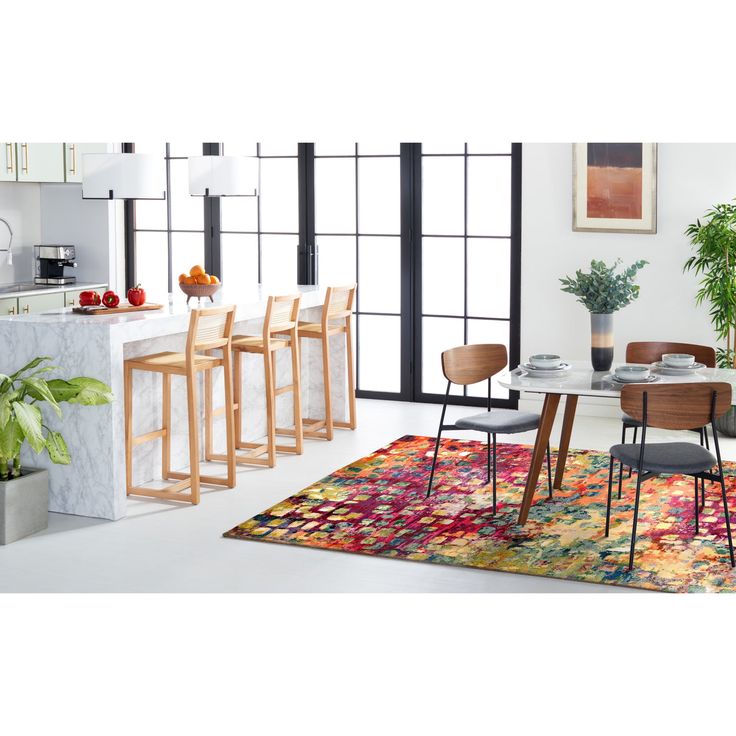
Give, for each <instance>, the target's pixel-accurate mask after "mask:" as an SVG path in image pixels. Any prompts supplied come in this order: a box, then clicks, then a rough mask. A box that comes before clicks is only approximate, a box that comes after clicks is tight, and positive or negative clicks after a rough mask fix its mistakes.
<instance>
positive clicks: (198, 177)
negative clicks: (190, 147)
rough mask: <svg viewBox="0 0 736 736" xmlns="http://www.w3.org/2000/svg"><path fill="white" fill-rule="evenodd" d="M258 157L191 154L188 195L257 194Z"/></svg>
mask: <svg viewBox="0 0 736 736" xmlns="http://www.w3.org/2000/svg"><path fill="white" fill-rule="evenodd" d="M257 192H258V159H257V158H255V157H254V156H190V157H189V194H191V195H192V196H193V197H254V196H255V195H256V194H257Z"/></svg>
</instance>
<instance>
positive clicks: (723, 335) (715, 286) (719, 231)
mask: <svg viewBox="0 0 736 736" xmlns="http://www.w3.org/2000/svg"><path fill="white" fill-rule="evenodd" d="M735 230H736V205H733V204H717V205H715V207H713V208H712V209H711V210H709V211H708V212H706V213H705V218H704V221H703V222H701V221H700V220H696V221H695V222H694V223H693V224H691V225H688V227H687V229H686V230H685V234H686V235H687V236H688V237H689V238H690V244H691V245H692V246H693V247H694V248H695V249H696V252H695V255H692V256H690V258H688V259H687V261H686V262H685V266H684V269H683V270H685V271H693V272H694V273H695V275H696V276H702V279H701V281H700V289H698V292H697V294H696V296H695V303H696V304H702V303H703V302H704V301H707V302H708V303H709V304H710V311H709V315H710V320H711V323H712V324H713V329H714V330H715V333H716V337H717V339H719V340H725V342H726V345H725V347H724V346H721V347H719V348H717V349H716V364H717V365H718V367H719V368H736V232H735ZM716 426H717V427H718V429H719V430H720V431H722V432H723V433H724V434H727V435H729V436H730V437H736V411H735V410H734V408H733V407H732V408H731V409H730V411H728V412H727V413H726V414H724V415H723V416H722V417H721V418H720V419H719V420H717V422H716Z"/></svg>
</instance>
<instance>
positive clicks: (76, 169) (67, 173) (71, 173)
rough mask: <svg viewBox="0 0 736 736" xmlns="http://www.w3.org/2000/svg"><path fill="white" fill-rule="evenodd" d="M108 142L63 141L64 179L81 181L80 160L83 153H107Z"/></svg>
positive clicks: (81, 160)
mask: <svg viewBox="0 0 736 736" xmlns="http://www.w3.org/2000/svg"><path fill="white" fill-rule="evenodd" d="M109 148H110V144H109V143H65V144H64V181H66V182H80V183H81V181H82V162H83V160H84V159H83V157H84V154H85V153H108V150H109Z"/></svg>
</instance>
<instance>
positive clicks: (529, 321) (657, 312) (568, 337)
mask: <svg viewBox="0 0 736 736" xmlns="http://www.w3.org/2000/svg"><path fill="white" fill-rule="evenodd" d="M522 187H523V189H522V269H521V279H522V283H521V356H522V359H526V358H527V357H528V356H529V355H530V354H531V353H536V352H547V351H549V352H557V353H559V354H561V355H562V356H563V357H564V358H565V359H567V360H572V361H580V362H584V363H588V364H589V362H590V318H589V316H588V312H587V311H586V309H585V307H583V305H582V304H579V303H578V302H577V301H576V299H575V297H574V296H573V295H572V294H565V293H563V292H561V291H560V283H559V281H558V279H559V278H561V277H562V276H565V275H567V274H573V273H574V271H575V270H576V269H577V268H586V267H589V265H590V261H591V259H592V258H596V259H600V260H604V261H606V262H607V263H611V262H613V261H614V260H615V259H616V258H618V257H620V258H622V259H623V262H624V264H630V263H631V262H633V261H635V260H638V259H640V258H643V259H646V260H647V261H649V265H648V266H645V268H644V269H643V270H642V271H640V272H639V277H638V283H639V284H641V293H640V296H639V299H638V300H637V301H635V302H634V303H633V304H631V305H629V306H628V307H625V308H624V309H622V310H621V311H619V312H617V313H616V315H615V317H614V330H615V355H614V360H615V361H621V362H623V360H624V357H625V350H626V343H627V342H629V341H633V340H678V341H682V342H696V343H703V344H711V345H715V336H714V334H713V330H712V328H711V327H710V322H709V319H708V313H707V308H706V307H705V306H703V307H696V306H695V302H694V297H695V292H696V291H697V288H698V287H697V280H696V278H695V277H694V276H693V275H692V274H689V273H688V274H685V273H683V271H682V267H683V264H684V263H685V261H686V260H687V258H688V256H689V255H690V254H691V252H692V251H691V248H690V245H689V243H688V240H687V238H686V236H685V235H684V234H683V233H684V230H685V228H686V227H687V225H688V224H689V223H691V222H694V221H695V219H697V218H698V217H700V216H702V215H703V213H704V212H705V211H706V210H707V209H709V208H710V206H711V205H714V204H716V203H719V202H726V201H729V200H731V199H733V198H734V197H736V144H709V143H708V144H706V143H661V144H659V146H658V192H657V208H658V216H657V233H656V234H654V235H634V234H617V233H579V232H573V231H572V145H571V144H569V143H552V144H549V143H532V144H526V143H525V144H524V145H523V175H522ZM588 403H589V404H590V406H589V412H590V413H599V412H598V409H599V408H601V406H602V404H603V402H595V401H593V402H592V403H591V402H588ZM581 410H582V407H581ZM602 413H610V407H609V409H608V410H604V411H603V412H602Z"/></svg>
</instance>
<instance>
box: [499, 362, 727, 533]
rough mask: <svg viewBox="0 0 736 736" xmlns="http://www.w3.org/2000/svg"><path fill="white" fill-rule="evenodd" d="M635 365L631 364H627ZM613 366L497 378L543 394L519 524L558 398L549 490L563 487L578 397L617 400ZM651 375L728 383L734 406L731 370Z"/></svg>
mask: <svg viewBox="0 0 736 736" xmlns="http://www.w3.org/2000/svg"><path fill="white" fill-rule="evenodd" d="M627 365H634V364H631V363H629V364H627ZM615 368H616V364H614V365H613V366H612V367H611V369H610V370H609V371H594V370H593V368H592V367H590V365H589V364H586V363H585V362H583V361H580V362H571V363H570V368H569V370H567V371H565V372H564V373H561V374H559V375H554V376H552V375H550V376H549V377H548V376H541V377H536V376H535V377H531V376H530V375H529V374H528V373H527V372H526V371H524V370H523V369H522V368H516V369H514V370H511V371H504V372H503V373H501V374H499V376H498V383H499V384H500V385H501V386H503V387H504V388H507V389H509V391H518V392H520V393H530V394H542V395H543V396H544V400H543V403H542V413H541V416H540V420H539V428H538V429H537V437H536V440H535V442H534V449H533V450H532V458H531V463H530V465H529V473H528V475H527V479H526V485H525V487H524V496H523V498H522V501H521V508H520V510H519V519H518V523H519V524H521V525H524V524H526V521H527V518H528V516H529V509H530V508H531V506H532V503H533V501H534V493H535V491H536V489H537V483H538V481H539V473H540V471H541V469H542V463H543V462H544V456H545V453H546V449H547V443H548V442H549V439H550V434H551V433H552V425H553V424H554V421H555V417H556V415H557V409H558V407H559V404H560V399H561V398H562V397H563V396H564V397H565V413H564V415H563V419H562V431H561V433H560V442H559V445H558V450H557V461H556V465H555V476H554V481H553V483H552V487H553V488H556V489H559V488H562V481H563V478H564V475H565V463H566V462H567V452H568V449H569V447H570V436H571V434H572V427H573V423H574V421H575V412H576V410H577V405H578V398H579V397H580V396H592V397H595V398H600V399H604V400H609V401H610V400H614V401H620V399H621V387H622V385H623V384H621V383H619V382H617V381H615V380H614V378H613V371H614V370H615ZM651 375H653V376H656V377H657V378H656V382H655V383H654V384H653V385H657V383H694V382H706V381H723V382H725V383H730V384H731V388H732V398H731V403H732V404H736V370H734V369H731V368H701V369H699V370H697V371H696V372H693V373H689V374H686V375H665V374H664V373H660V372H658V371H657V369H656V368H655V367H652V369H651Z"/></svg>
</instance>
